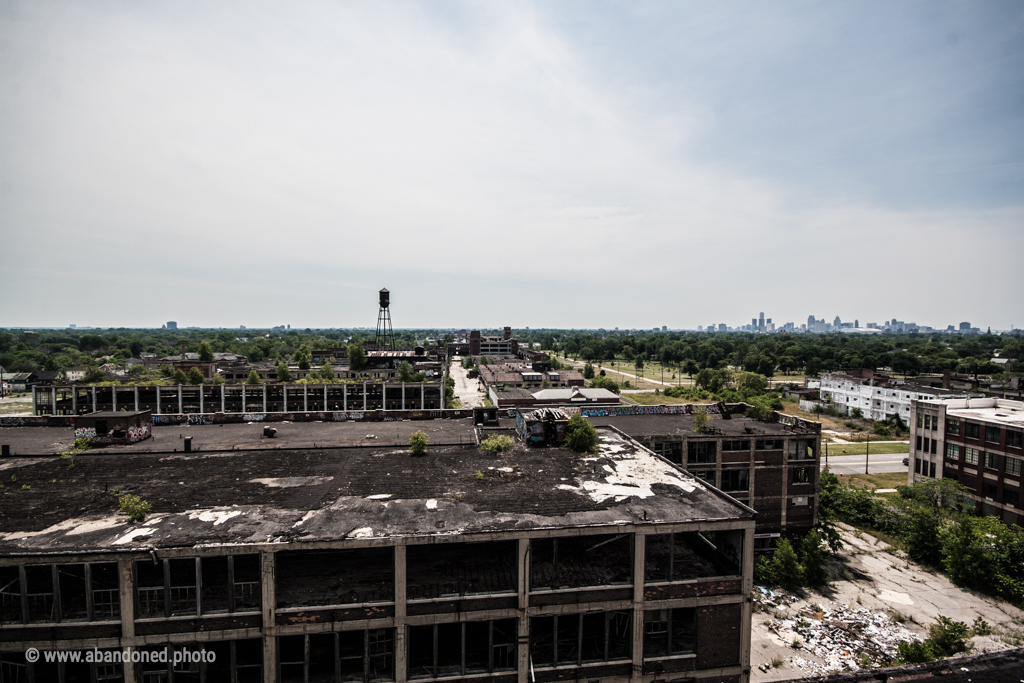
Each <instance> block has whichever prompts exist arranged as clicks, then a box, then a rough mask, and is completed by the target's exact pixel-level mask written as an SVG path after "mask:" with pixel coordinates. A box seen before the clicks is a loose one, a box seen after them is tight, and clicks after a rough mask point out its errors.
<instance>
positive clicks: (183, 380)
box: [173, 368, 188, 384]
mask: <svg viewBox="0 0 1024 683" xmlns="http://www.w3.org/2000/svg"><path fill="white" fill-rule="evenodd" d="M173 381H174V383H175V384H188V376H187V375H185V373H184V372H183V371H182V370H181V368H178V369H177V370H175V371H174V380H173Z"/></svg>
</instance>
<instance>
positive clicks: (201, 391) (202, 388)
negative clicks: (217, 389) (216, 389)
mask: <svg viewBox="0 0 1024 683" xmlns="http://www.w3.org/2000/svg"><path fill="white" fill-rule="evenodd" d="M204 398H206V385H205V384H200V385H199V414H200V415H202V414H203V413H205V412H206V406H205V401H204V400H203V399H204Z"/></svg>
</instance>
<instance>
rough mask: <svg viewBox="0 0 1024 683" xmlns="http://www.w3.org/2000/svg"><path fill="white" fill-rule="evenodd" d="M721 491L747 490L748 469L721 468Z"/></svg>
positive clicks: (748, 483) (748, 486) (748, 484)
mask: <svg viewBox="0 0 1024 683" xmlns="http://www.w3.org/2000/svg"><path fill="white" fill-rule="evenodd" d="M721 488H722V490H723V491H748V490H749V489H750V470H747V469H742V470H722V487H721Z"/></svg>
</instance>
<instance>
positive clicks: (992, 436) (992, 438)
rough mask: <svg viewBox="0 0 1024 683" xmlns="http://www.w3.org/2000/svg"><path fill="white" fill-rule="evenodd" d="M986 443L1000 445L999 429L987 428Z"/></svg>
mask: <svg viewBox="0 0 1024 683" xmlns="http://www.w3.org/2000/svg"><path fill="white" fill-rule="evenodd" d="M985 441H987V442H988V443H999V427H988V426H986V427H985Z"/></svg>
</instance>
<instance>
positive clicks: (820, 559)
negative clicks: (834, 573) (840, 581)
mask: <svg viewBox="0 0 1024 683" xmlns="http://www.w3.org/2000/svg"><path fill="white" fill-rule="evenodd" d="M800 563H801V564H802V565H803V567H804V581H805V582H806V584H807V585H808V586H811V587H812V588H821V587H823V586H824V585H825V584H827V583H828V578H829V577H828V552H827V551H826V549H825V547H824V545H823V544H822V539H821V536H820V535H819V534H818V532H817V531H815V530H813V529H812V530H811V532H810V533H808V534H807V535H806V536H804V540H803V541H802V542H801V543H800Z"/></svg>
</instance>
